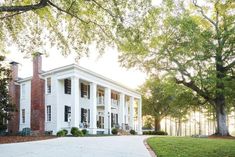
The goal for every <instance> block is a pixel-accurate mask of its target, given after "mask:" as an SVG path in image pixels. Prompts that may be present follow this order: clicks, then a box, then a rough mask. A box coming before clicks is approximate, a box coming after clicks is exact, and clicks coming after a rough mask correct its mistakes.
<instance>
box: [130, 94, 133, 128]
mask: <svg viewBox="0 0 235 157" xmlns="http://www.w3.org/2000/svg"><path fill="white" fill-rule="evenodd" d="M130 127H131V129H134V97H133V96H132V97H131V98H130Z"/></svg>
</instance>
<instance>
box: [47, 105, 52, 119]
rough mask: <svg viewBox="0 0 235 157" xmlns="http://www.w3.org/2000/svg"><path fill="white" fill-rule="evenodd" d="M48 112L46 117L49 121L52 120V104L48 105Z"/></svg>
mask: <svg viewBox="0 0 235 157" xmlns="http://www.w3.org/2000/svg"><path fill="white" fill-rule="evenodd" d="M46 113H47V117H46V120H47V122H51V105H47V107H46Z"/></svg>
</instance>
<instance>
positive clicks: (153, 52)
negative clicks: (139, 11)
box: [119, 0, 235, 136]
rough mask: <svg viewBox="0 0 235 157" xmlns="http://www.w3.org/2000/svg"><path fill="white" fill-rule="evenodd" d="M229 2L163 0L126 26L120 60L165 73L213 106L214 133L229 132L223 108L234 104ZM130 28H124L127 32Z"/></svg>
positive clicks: (234, 32)
mask: <svg viewBox="0 0 235 157" xmlns="http://www.w3.org/2000/svg"><path fill="white" fill-rule="evenodd" d="M234 7H235V4H234V1H232V0H225V1H221V0H212V1H207V2H204V3H202V4H199V3H197V1H195V0H193V1H192V2H190V3H189V4H188V3H186V2H185V1H177V2H176V1H173V0H166V1H164V2H163V3H162V4H161V6H160V7H158V6H155V7H152V8H151V9H149V10H148V13H146V15H145V17H144V18H143V20H142V21H139V22H138V23H136V25H135V26H132V27H128V29H126V34H128V35H127V36H126V38H123V39H122V40H120V41H121V42H120V44H119V49H120V51H122V54H121V55H120V62H121V63H122V65H123V66H125V67H140V68H141V69H143V70H144V71H147V72H148V73H151V74H159V75H162V74H168V75H171V76H172V77H174V78H175V81H176V82H177V83H178V84H182V85H184V86H186V87H187V88H189V89H191V90H192V91H193V92H195V93H196V94H197V95H198V96H199V97H201V100H202V101H201V102H200V104H202V105H203V104H205V103H209V104H210V105H211V106H212V107H213V108H214V109H215V111H216V121H217V130H216V134H218V135H221V136H227V135H229V132H228V127H227V125H226V107H228V106H229V103H228V100H229V101H230V104H234V93H233V92H232V91H233V88H232V87H234V84H235V81H234V80H235V76H234V70H235V60H234V58H235V53H234V42H235V23H234V21H235V15H234V11H233V10H234ZM128 32H129V33H128Z"/></svg>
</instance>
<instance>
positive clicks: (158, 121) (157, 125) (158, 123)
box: [154, 117, 161, 131]
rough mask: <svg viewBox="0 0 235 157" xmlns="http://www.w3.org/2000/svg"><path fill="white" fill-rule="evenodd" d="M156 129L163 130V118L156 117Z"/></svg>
mask: <svg viewBox="0 0 235 157" xmlns="http://www.w3.org/2000/svg"><path fill="white" fill-rule="evenodd" d="M154 124H155V131H160V130H161V119H160V118H158V117H155V121H154Z"/></svg>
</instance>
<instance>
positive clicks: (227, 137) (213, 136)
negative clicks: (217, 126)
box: [208, 135, 235, 140]
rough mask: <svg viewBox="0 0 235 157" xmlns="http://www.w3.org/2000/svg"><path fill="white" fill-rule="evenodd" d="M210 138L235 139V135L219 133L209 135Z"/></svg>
mask: <svg viewBox="0 0 235 157" xmlns="http://www.w3.org/2000/svg"><path fill="white" fill-rule="evenodd" d="M208 138H210V139H230V140H235V137H234V136H217V135H211V136H208Z"/></svg>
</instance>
